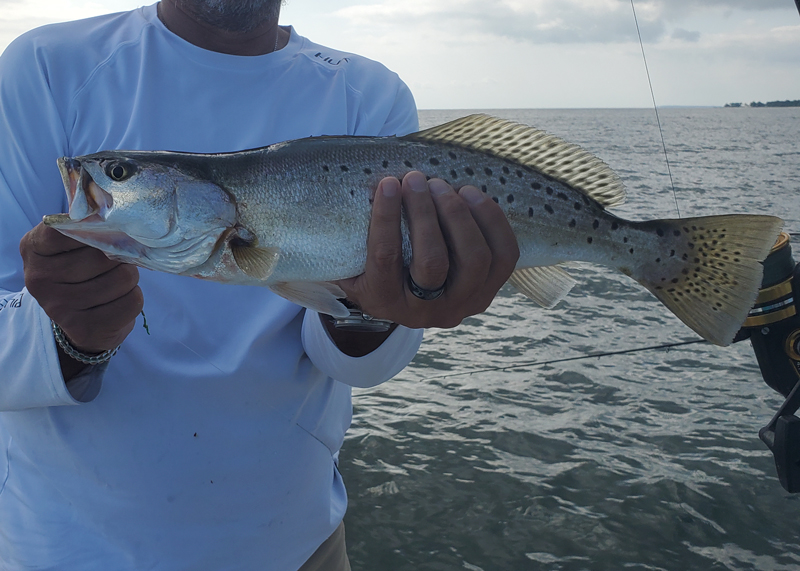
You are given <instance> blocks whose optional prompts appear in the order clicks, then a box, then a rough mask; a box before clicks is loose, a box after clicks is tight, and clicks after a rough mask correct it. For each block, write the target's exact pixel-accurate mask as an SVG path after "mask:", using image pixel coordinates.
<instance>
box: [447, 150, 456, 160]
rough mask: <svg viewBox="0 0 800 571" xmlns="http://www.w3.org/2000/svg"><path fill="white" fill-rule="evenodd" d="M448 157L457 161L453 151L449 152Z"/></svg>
mask: <svg viewBox="0 0 800 571" xmlns="http://www.w3.org/2000/svg"><path fill="white" fill-rule="evenodd" d="M447 156H449V157H450V158H451V159H455V158H456V154H455V153H454V152H453V151H449V152H448V153H447Z"/></svg>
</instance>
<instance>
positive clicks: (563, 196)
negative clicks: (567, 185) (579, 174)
mask: <svg viewBox="0 0 800 571" xmlns="http://www.w3.org/2000/svg"><path fill="white" fill-rule="evenodd" d="M556 196H557V197H558V198H560V199H561V200H569V197H568V196H567V195H566V194H564V193H563V192H559V193H558V194H557V195H556Z"/></svg>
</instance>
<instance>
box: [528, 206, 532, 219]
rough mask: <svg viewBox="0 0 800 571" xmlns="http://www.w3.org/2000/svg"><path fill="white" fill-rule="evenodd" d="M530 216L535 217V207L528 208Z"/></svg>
mask: <svg viewBox="0 0 800 571" xmlns="http://www.w3.org/2000/svg"><path fill="white" fill-rule="evenodd" d="M528 216H529V217H533V207H531V208H528Z"/></svg>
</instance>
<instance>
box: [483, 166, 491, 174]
mask: <svg viewBox="0 0 800 571" xmlns="http://www.w3.org/2000/svg"><path fill="white" fill-rule="evenodd" d="M483 172H485V173H486V176H492V169H490V168H489V167H486V168H485V169H483Z"/></svg>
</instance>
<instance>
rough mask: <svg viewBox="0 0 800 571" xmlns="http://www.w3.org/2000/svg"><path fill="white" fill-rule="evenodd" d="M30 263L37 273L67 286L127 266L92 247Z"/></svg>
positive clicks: (45, 257) (41, 258) (40, 258)
mask: <svg viewBox="0 0 800 571" xmlns="http://www.w3.org/2000/svg"><path fill="white" fill-rule="evenodd" d="M30 262H32V263H33V264H34V265H35V266H36V268H35V270H36V271H42V272H46V273H47V275H48V276H49V278H50V279H51V280H52V281H53V282H55V283H65V284H77V283H82V282H85V281H88V280H91V279H94V278H96V277H97V276H100V275H102V274H104V273H106V272H108V271H111V270H112V269H114V268H116V267H118V266H121V265H125V264H123V263H122V262H119V261H116V260H111V259H109V258H108V257H107V256H106V255H105V254H104V253H103V252H101V251H100V250H97V249H96V248H92V247H90V246H86V247H85V248H79V249H76V250H70V251H68V252H62V253H61V254H53V255H51V256H39V257H38V259H37V260H36V261H34V260H30ZM29 265H30V264H29Z"/></svg>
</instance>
